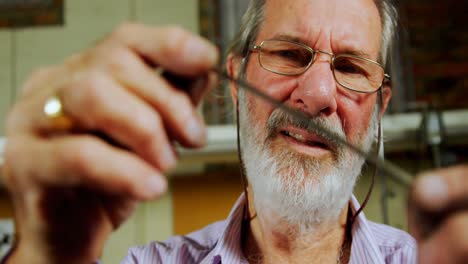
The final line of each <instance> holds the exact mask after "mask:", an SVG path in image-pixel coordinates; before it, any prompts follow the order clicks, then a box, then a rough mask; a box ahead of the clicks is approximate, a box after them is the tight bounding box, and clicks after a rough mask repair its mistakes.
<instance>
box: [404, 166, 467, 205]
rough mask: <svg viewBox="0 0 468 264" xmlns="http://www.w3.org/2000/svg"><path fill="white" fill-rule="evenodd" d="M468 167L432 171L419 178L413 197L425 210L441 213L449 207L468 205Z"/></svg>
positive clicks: (414, 187)
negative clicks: (455, 204)
mask: <svg viewBox="0 0 468 264" xmlns="http://www.w3.org/2000/svg"><path fill="white" fill-rule="evenodd" d="M467 177H468V166H467V165H461V166H456V167H451V168H447V169H441V170H436V171H432V172H429V173H426V174H423V175H421V176H419V177H418V178H417V179H416V181H415V183H414V186H413V189H412V192H411V195H412V198H413V201H414V203H415V205H416V206H417V207H419V208H421V209H423V210H427V211H430V212H439V211H443V210H445V209H446V208H447V207H448V206H450V205H453V204H454V203H457V204H468V180H467V179H468V178H467Z"/></svg>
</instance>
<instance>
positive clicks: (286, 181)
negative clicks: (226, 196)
mask: <svg viewBox="0 0 468 264" xmlns="http://www.w3.org/2000/svg"><path fill="white" fill-rule="evenodd" d="M380 37H381V26H380V17H379V13H378V10H377V8H376V6H375V4H374V3H373V1H372V0H357V1H348V0H343V1H339V0H296V1H283V0H268V1H267V2H266V9H265V20H264V23H263V24H262V26H261V28H260V32H259V35H258V37H257V40H256V44H257V45H258V44H260V43H261V41H263V40H266V39H272V38H288V39H297V40H298V41H300V42H302V43H304V44H306V45H308V46H310V47H312V48H313V49H316V50H322V51H326V52H330V53H334V54H343V53H347V54H349V53H356V52H358V53H361V54H363V55H362V56H363V57H366V58H369V59H372V60H377V57H378V54H379V49H380ZM329 61H330V57H329V56H328V55H324V54H319V55H318V56H317V57H316V59H315V61H314V63H313V65H312V66H311V67H310V68H309V69H308V70H307V71H306V72H305V73H303V74H301V75H298V76H283V75H278V74H275V73H272V72H269V71H267V70H265V69H263V68H262V67H261V66H260V64H259V61H258V59H257V54H256V53H252V54H251V57H250V60H249V62H248V64H247V68H246V78H247V80H248V82H250V83H252V84H253V85H254V86H256V87H258V88H259V89H261V90H262V91H263V92H264V93H266V94H268V95H270V96H271V97H273V98H275V99H277V100H279V101H282V102H284V103H285V104H287V105H289V106H290V107H292V108H295V109H300V110H302V111H304V112H306V113H307V114H309V115H311V116H313V117H316V118H317V119H318V120H319V121H320V122H321V123H322V124H323V125H325V126H327V127H329V128H331V130H333V131H335V132H338V133H339V134H342V135H343V136H344V137H346V139H347V140H348V141H349V142H350V143H352V144H355V145H358V146H365V147H367V148H368V146H369V145H370V143H369V142H370V141H372V135H370V134H372V133H374V132H375V126H374V128H373V129H368V128H369V127H370V122H371V119H374V120H373V121H374V123H375V121H376V115H375V114H374V115H373V113H375V111H374V110H375V103H376V94H375V93H374V94H360V93H356V92H353V91H349V90H346V89H345V88H342V87H340V86H339V85H338V84H337V83H336V81H335V79H334V77H333V72H332V70H331V68H330V64H329ZM240 104H241V117H240V118H241V133H242V134H243V140H244V139H245V140H244V144H243V146H242V148H243V151H244V152H245V153H244V162H245V163H246V170H247V174H248V177H249V181H250V183H251V184H252V186H253V189H254V196H263V198H259V199H264V200H268V201H270V202H271V203H283V202H284V201H285V200H287V199H289V198H287V197H286V196H287V193H289V194H290V196H291V197H290V199H289V200H290V201H291V202H285V203H284V206H279V207H277V208H276V211H280V210H283V209H288V208H291V213H289V212H288V213H286V214H285V215H291V214H294V210H296V209H295V208H298V206H297V205H298V204H301V205H303V204H306V203H307V202H303V201H300V200H307V199H308V200H311V201H309V202H310V204H313V203H315V201H314V200H319V197H317V196H309V197H308V198H307V197H306V196H307V195H309V194H310V193H317V195H319V196H320V195H322V194H324V193H329V195H328V196H323V195H322V197H321V198H320V199H322V200H323V203H322V204H320V205H318V206H315V207H314V208H315V209H317V210H319V208H323V207H327V208H328V207H339V206H343V204H344V203H345V201H346V200H347V199H349V196H348V197H346V195H347V193H348V192H349V195H350V192H351V191H352V186H353V185H354V181H355V178H356V176H357V175H351V176H350V177H348V178H349V179H344V178H345V177H346V173H348V174H359V170H360V167H361V165H362V160H358V159H356V158H355V157H351V156H352V154H351V153H350V152H349V151H344V150H342V149H341V150H340V149H335V148H333V147H332V146H331V145H329V144H328V142H326V141H324V139H323V138H321V137H319V136H318V135H317V134H314V133H313V132H310V131H308V130H306V129H302V128H299V127H298V126H297V125H295V124H294V123H291V122H289V121H285V122H279V125H278V124H276V125H273V126H272V124H271V123H272V120H273V121H278V120H281V118H278V116H277V114H278V111H274V110H275V108H274V107H273V106H272V105H270V104H269V103H268V102H265V101H263V100H262V99H258V98H256V97H255V96H253V95H250V94H248V93H247V94H246V95H245V96H242V98H241V99H240ZM244 104H245V105H244ZM377 110H378V109H377ZM371 127H372V126H371ZM370 130H372V131H370ZM247 155H250V156H249V157H247ZM260 156H261V157H262V158H261V159H258V160H257V157H260ZM262 159H264V160H265V159H266V160H269V162H274V163H275V164H274V165H273V164H272V165H269V164H263V165H260V163H262ZM351 164H352V165H353V166H354V165H355V166H354V167H353V169H351V168H350V166H351ZM259 168H264V170H263V171H262V170H261V169H259ZM272 168H273V169H272ZM252 174H265V175H268V176H265V175H261V176H259V175H252ZM329 175H332V176H329ZM257 176H258V177H268V179H266V180H265V178H262V179H260V178H254V177H257ZM270 178H271V181H270ZM273 178H275V179H273ZM254 182H255V183H254ZM273 182H274V183H273ZM340 182H342V183H340ZM340 184H341V187H340V186H337V185H340ZM255 185H257V187H256V186H255ZM276 185H278V186H276ZM314 185H315V186H314ZM272 186H273V187H272ZM327 186H328V187H327ZM270 187H271V188H270ZM268 188H270V189H268ZM275 189H276V190H275ZM342 189H346V192H345V193H337V192H340V191H341V190H342ZM262 192H263V193H264V194H265V195H263V194H259V193H262ZM283 194H284V195H283ZM340 195H341V196H345V197H344V198H340V199H338V200H337V201H336V206H335V205H332V203H333V202H332V201H330V199H332V197H334V196H340ZM278 196H282V197H278ZM276 198H277V199H276ZM256 200H257V197H256ZM273 200H275V202H273ZM327 202H328V204H325V203H327ZM275 206H276V205H275ZM273 207H274V206H273ZM312 207H313V205H311V206H308V205H307V206H304V207H303V209H298V210H302V211H305V212H303V213H304V214H302V215H303V216H304V217H309V216H310V215H311V213H310V212H311V210H309V209H311V208H312ZM281 208H283V209H281ZM308 208H309V209H308ZM341 208H342V207H341ZM341 208H333V210H334V211H336V210H337V209H338V210H339V209H341ZM315 209H313V208H312V210H315ZM283 211H284V210H283ZM296 211H297V210H296ZM333 214H334V215H335V216H336V212H334V213H333ZM301 217H302V216H300V217H298V218H301ZM311 217H314V216H313V215H312V216H311ZM318 218H319V217H318Z"/></svg>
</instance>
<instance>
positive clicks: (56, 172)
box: [6, 135, 167, 199]
mask: <svg viewBox="0 0 468 264" xmlns="http://www.w3.org/2000/svg"><path fill="white" fill-rule="evenodd" d="M7 148H8V151H7V153H9V155H8V157H6V158H8V161H7V162H8V163H9V164H10V165H9V167H10V168H11V171H10V176H9V177H8V182H9V184H7V185H13V186H20V188H17V189H27V188H31V187H32V188H34V186H49V187H67V186H68V187H72V186H73V187H76V186H85V187H89V188H92V189H95V190H99V191H103V192H106V193H109V194H113V195H127V196H130V198H132V197H133V198H135V199H151V198H155V197H158V196H160V195H161V194H162V193H163V192H164V191H165V189H166V188H167V183H166V181H165V179H164V177H163V176H162V175H161V173H160V172H159V171H157V170H154V169H153V168H152V167H151V166H150V165H149V164H147V163H146V162H144V161H143V160H142V159H139V158H138V157H137V156H136V155H134V154H132V153H130V152H127V151H124V150H122V149H119V148H115V147H113V146H110V145H108V144H106V143H105V142H103V141H102V140H100V139H98V138H96V137H92V136H87V135H85V136H68V137H55V138H53V139H48V140H47V141H46V140H43V139H40V138H33V137H26V136H18V137H13V138H11V139H10V138H9V140H8V143H7ZM15 153H28V155H30V156H31V157H34V158H33V159H24V158H19V157H17V155H15ZM31 171H34V173H30V172H31Z"/></svg>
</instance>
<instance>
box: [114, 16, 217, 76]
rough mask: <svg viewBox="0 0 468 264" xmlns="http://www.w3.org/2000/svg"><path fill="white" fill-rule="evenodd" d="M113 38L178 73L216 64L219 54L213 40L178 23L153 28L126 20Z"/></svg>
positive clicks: (199, 70)
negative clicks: (211, 41) (191, 31)
mask: <svg viewBox="0 0 468 264" xmlns="http://www.w3.org/2000/svg"><path fill="white" fill-rule="evenodd" d="M112 38H113V39H116V40H117V41H119V42H122V43H124V44H125V45H126V46H128V47H129V48H131V49H132V50H134V51H136V52H137V53H138V54H139V55H141V56H143V57H144V58H146V59H149V60H151V61H152V62H154V64H155V65H159V66H161V67H163V68H164V69H167V70H169V71H171V72H174V73H176V74H181V75H189V76H196V75H199V74H202V73H204V72H206V71H207V70H208V69H210V68H212V67H213V66H215V65H216V63H217V61H218V57H219V55H218V50H217V48H216V47H215V46H214V45H213V44H211V43H210V42H208V41H207V40H206V39H203V38H201V37H200V36H197V35H194V34H192V33H189V32H188V31H185V30H183V29H182V28H180V27H174V26H170V27H163V28H154V27H149V26H145V25H142V24H135V23H127V24H123V25H121V26H120V27H118V28H117V29H116V30H115V31H114V32H113V34H112Z"/></svg>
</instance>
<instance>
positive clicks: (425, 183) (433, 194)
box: [416, 174, 448, 209]
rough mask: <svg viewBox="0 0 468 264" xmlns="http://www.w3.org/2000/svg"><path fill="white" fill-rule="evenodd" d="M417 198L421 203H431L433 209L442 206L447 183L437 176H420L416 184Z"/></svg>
mask: <svg viewBox="0 0 468 264" xmlns="http://www.w3.org/2000/svg"><path fill="white" fill-rule="evenodd" d="M416 188H417V192H418V196H419V197H420V198H422V200H423V201H425V202H428V203H431V205H430V207H434V209H437V208H440V207H441V206H443V205H444V203H445V200H446V198H447V195H448V187H447V183H446V182H445V181H444V180H443V179H442V178H441V177H440V176H438V175H434V174H427V175H424V176H422V177H421V178H420V179H419V181H418V184H417V187H416Z"/></svg>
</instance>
